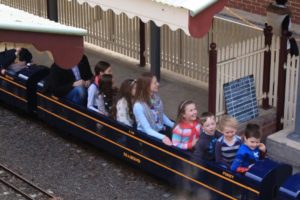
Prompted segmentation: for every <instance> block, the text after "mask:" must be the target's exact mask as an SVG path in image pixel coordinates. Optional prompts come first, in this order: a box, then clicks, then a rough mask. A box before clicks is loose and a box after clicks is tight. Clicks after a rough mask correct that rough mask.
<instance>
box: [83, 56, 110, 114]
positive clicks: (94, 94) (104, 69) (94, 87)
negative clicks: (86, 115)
mask: <svg viewBox="0 0 300 200" xmlns="http://www.w3.org/2000/svg"><path fill="white" fill-rule="evenodd" d="M94 71H95V75H94V77H93V78H92V80H91V83H92V84H91V85H90V86H89V88H88V98H87V108H88V109H90V110H93V111H96V112H99V110H98V104H99V102H98V101H99V97H98V96H99V90H98V87H99V82H101V77H102V76H103V75H104V74H112V71H111V66H110V64H109V63H107V62H104V61H99V62H98V63H97V64H96V66H95V68H94Z"/></svg>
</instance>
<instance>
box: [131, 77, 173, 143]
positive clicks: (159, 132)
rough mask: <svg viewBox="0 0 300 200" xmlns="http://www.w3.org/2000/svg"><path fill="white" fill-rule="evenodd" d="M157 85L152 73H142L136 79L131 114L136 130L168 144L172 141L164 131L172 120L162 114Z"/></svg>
mask: <svg viewBox="0 0 300 200" xmlns="http://www.w3.org/2000/svg"><path fill="white" fill-rule="evenodd" d="M158 86H159V83H158V81H157V78H156V77H155V76H154V75H153V74H151V73H144V74H142V76H141V77H140V78H139V79H138V80H137V86H136V93H135V103H134V105H133V114H134V116H135V119H136V123H137V129H138V130H141V131H143V132H145V133H146V134H148V135H150V136H153V137H155V138H158V139H160V140H162V142H163V143H164V144H166V145H169V146H170V145H172V142H171V140H170V138H169V137H168V136H166V135H165V134H164V133H165V131H166V130H168V129H171V127H173V126H174V122H172V121H171V120H170V119H169V118H168V117H167V116H166V115H165V114H164V109H163V103H162V101H161V99H160V97H159V95H158Z"/></svg>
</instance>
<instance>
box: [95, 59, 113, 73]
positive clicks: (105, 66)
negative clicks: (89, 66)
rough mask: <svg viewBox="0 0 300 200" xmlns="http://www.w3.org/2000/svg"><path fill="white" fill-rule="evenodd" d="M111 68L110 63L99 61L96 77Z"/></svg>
mask: <svg viewBox="0 0 300 200" xmlns="http://www.w3.org/2000/svg"><path fill="white" fill-rule="evenodd" d="M109 67H110V64H109V63H108V62H105V61H99V62H98V63H97V64H96V65H95V69H94V71H95V75H99V74H100V72H104V71H105V70H107V69H108V68H109Z"/></svg>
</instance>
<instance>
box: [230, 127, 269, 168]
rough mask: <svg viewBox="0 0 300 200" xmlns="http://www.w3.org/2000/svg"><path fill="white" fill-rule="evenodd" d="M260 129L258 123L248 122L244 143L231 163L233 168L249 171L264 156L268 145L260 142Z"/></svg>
mask: <svg viewBox="0 0 300 200" xmlns="http://www.w3.org/2000/svg"><path fill="white" fill-rule="evenodd" d="M260 138H261V135H260V131H259V126H258V125H257V124H248V125H247V127H246V130H245V135H244V144H242V145H241V146H240V148H239V150H238V152H237V155H236V157H235V159H234V161H233V163H232V165H231V170H232V171H234V172H238V173H245V172H247V171H248V170H249V169H250V167H251V166H252V165H253V164H254V163H255V162H256V161H258V160H261V159H263V158H264V156H265V154H266V146H265V145H264V144H263V143H260Z"/></svg>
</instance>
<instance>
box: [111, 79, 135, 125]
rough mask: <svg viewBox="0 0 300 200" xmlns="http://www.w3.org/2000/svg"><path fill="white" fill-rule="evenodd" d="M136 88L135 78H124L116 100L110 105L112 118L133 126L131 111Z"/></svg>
mask: <svg viewBox="0 0 300 200" xmlns="http://www.w3.org/2000/svg"><path fill="white" fill-rule="evenodd" d="M135 90H136V80H133V79H126V80H125V81H124V82H123V83H122V84H121V87H120V90H119V91H118V94H117V97H116V100H115V102H114V104H113V107H112V111H111V112H112V114H111V115H112V118H114V119H116V120H117V121H119V122H121V123H124V124H126V125H128V126H133V124H134V122H135V120H134V116H133V112H132V104H133V97H134V95H135Z"/></svg>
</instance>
